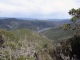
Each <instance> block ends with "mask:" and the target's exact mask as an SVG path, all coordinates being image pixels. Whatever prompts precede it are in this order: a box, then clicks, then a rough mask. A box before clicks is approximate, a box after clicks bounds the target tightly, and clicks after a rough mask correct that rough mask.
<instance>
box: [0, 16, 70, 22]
mask: <svg viewBox="0 0 80 60" xmlns="http://www.w3.org/2000/svg"><path fill="white" fill-rule="evenodd" d="M8 18H9V19H21V20H22V19H23V20H27V19H28V20H59V21H60V20H69V18H65V19H61V18H52V19H39V18H22V17H0V19H8Z"/></svg>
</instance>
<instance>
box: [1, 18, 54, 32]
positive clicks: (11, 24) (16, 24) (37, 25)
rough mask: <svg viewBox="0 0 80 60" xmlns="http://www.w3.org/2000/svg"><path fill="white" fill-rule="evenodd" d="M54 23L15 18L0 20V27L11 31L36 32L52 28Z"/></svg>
mask: <svg viewBox="0 0 80 60" xmlns="http://www.w3.org/2000/svg"><path fill="white" fill-rule="evenodd" d="M54 26H55V25H54V22H51V21H41V20H18V19H15V18H7V19H0V27H1V28H4V29H7V30H13V29H19V28H29V29H31V30H34V31H37V30H40V29H43V28H47V27H54Z"/></svg>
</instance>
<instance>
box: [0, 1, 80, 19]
mask: <svg viewBox="0 0 80 60" xmlns="http://www.w3.org/2000/svg"><path fill="white" fill-rule="evenodd" d="M72 8H80V0H0V17H22V18H41V19H52V18H56V19H59V18H60V19H64V18H70V16H69V15H68V11H69V10H70V9H72Z"/></svg>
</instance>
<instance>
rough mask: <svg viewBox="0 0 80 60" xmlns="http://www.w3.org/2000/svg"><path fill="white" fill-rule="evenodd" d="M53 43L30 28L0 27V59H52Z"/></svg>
mask: <svg viewBox="0 0 80 60" xmlns="http://www.w3.org/2000/svg"><path fill="white" fill-rule="evenodd" d="M52 51H54V50H53V45H52V43H51V42H50V41H49V40H48V39H47V38H46V37H45V36H43V35H41V34H37V33H36V32H33V31H31V30H29V29H18V30H14V31H11V32H10V31H6V30H3V29H0V60H26V59H27V60H36V59H42V60H46V59H47V60H51V59H52V58H51V56H50V54H49V52H52Z"/></svg>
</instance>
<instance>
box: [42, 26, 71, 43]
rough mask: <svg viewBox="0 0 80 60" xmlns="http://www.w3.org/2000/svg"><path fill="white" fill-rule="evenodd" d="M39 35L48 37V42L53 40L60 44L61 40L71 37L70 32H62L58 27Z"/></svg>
mask: <svg viewBox="0 0 80 60" xmlns="http://www.w3.org/2000/svg"><path fill="white" fill-rule="evenodd" d="M41 33H42V34H43V35H45V36H46V37H48V38H49V39H50V40H54V41H55V42H60V41H61V40H65V39H68V38H69V37H71V36H72V32H71V31H67V30H62V29H60V28H59V27H55V28H52V29H49V30H46V31H43V32H41Z"/></svg>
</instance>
